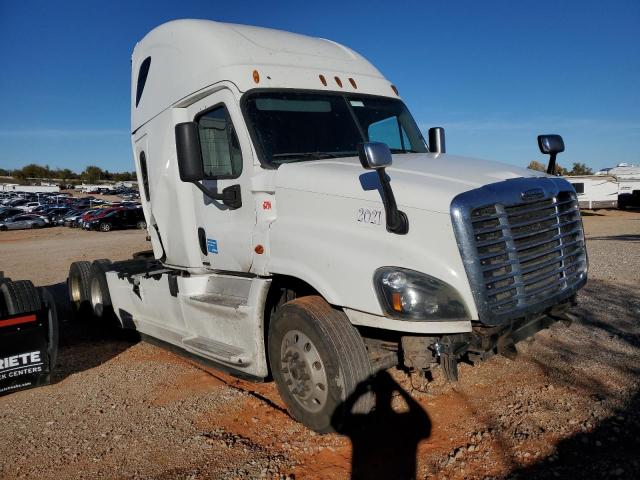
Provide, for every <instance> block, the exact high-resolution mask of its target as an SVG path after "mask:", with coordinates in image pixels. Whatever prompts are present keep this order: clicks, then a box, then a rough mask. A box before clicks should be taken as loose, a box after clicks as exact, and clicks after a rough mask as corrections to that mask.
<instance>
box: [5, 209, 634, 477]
mask: <svg viewBox="0 0 640 480" xmlns="http://www.w3.org/2000/svg"><path fill="white" fill-rule="evenodd" d="M584 224H585V229H586V232H587V238H588V240H587V246H588V252H589V260H590V272H589V283H588V285H587V287H585V288H584V289H583V290H582V291H581V293H580V295H579V302H580V304H579V308H578V311H577V313H578V314H579V316H580V320H579V321H578V322H575V323H573V324H572V325H571V326H566V325H564V324H556V325H554V326H553V327H551V328H550V329H548V330H546V331H544V332H541V333H539V334H538V335H536V337H535V339H534V340H533V341H525V342H523V343H520V344H518V351H519V355H518V357H517V358H516V359H515V360H508V359H506V358H504V357H493V358H491V359H489V360H487V361H485V362H483V363H481V364H478V365H475V366H472V365H466V364H465V365H462V366H461V371H460V373H461V379H460V381H459V382H458V383H457V384H455V385H452V384H447V383H445V382H444V381H443V380H442V379H441V378H439V377H438V376H436V378H435V380H434V381H433V382H431V383H429V384H428V385H426V387H425V386H424V385H422V384H421V383H420V382H418V381H417V379H416V378H411V377H409V376H408V375H407V374H405V373H404V372H402V371H399V370H395V369H394V370H391V371H390V372H389V373H390V375H389V376H386V375H380V376H379V377H378V378H377V379H376V382H377V383H374V385H373V388H374V389H375V388H377V387H380V388H381V390H380V391H381V392H382V391H383V390H382V389H384V392H386V393H387V395H378V396H377V398H378V405H377V408H376V412H375V413H374V414H371V417H370V418H365V419H356V420H358V421H362V420H363V421H364V422H363V423H364V424H365V428H364V430H356V429H354V430H353V431H352V432H350V433H349V434H348V435H349V436H343V435H337V434H332V435H322V436H321V435H316V434H314V433H313V432H310V431H309V430H307V429H305V428H304V427H303V426H301V425H300V424H298V423H296V422H294V421H293V420H292V419H291V418H290V417H289V416H288V415H287V413H286V410H285V408H284V406H283V404H282V402H281V400H280V399H279V397H278V394H277V392H276V389H275V386H274V385H273V384H272V383H264V384H255V383H249V382H246V381H241V380H237V379H235V378H233V377H230V376H228V375H225V374H223V373H221V372H219V371H217V370H214V369H211V368H206V367H203V366H201V365H199V364H197V363H194V362H193V361H191V360H186V359H184V358H183V357H181V356H178V355H176V354H174V353H171V352H169V351H167V350H164V349H161V348H159V347H156V346H154V345H151V344H149V343H146V342H140V341H139V340H138V339H136V338H133V337H132V336H131V335H129V334H127V333H126V332H122V331H118V330H115V329H112V328H109V327H108V326H105V325H101V324H99V323H95V322H91V321H87V320H85V321H82V320H79V321H74V322H70V323H66V324H65V325H64V326H63V330H62V337H61V350H60V356H59V361H58V365H57V371H56V373H55V378H54V383H53V384H52V385H50V386H46V387H41V388H38V389H33V390H27V391H23V392H17V393H14V394H11V395H8V396H5V397H1V398H0V422H1V424H2V428H1V429H0V478H6V479H13V478H37V479H54V478H55V479H67V478H69V479H72V478H87V479H96V478H144V479H173V478H180V479H205V478H206V479H209V478H215V479H218V478H229V479H232V478H277V479H286V478H290V479H292V478H296V479H301V478H304V479H318V480H319V479H325V478H332V479H333V478H336V479H341V478H350V477H351V478H385V479H388V478H403V477H411V476H413V473H412V472H413V471H415V476H416V477H417V478H438V479H465V478H469V479H476V478H479V479H487V478H545V479H546V478H640V455H639V452H640V415H639V414H638V412H639V411H640V394H639V388H640V385H639V384H640V326H639V325H638V318H640V212H637V211H636V212H618V211H606V212H602V211H598V212H595V213H592V214H589V213H587V214H586V215H585V216H584ZM148 248H149V243H148V242H146V241H145V237H144V234H143V233H141V232H139V231H122V232H109V233H99V232H83V231H78V230H70V229H65V228H53V229H49V230H38V231H22V232H1V233H0V270H4V271H5V275H7V276H11V277H13V278H14V279H20V278H29V279H32V280H33V281H34V282H35V283H36V284H39V285H51V284H56V283H58V282H62V281H64V279H65V278H66V274H67V269H68V265H69V264H70V263H71V262H72V261H74V260H80V259H88V260H91V259H94V258H105V257H106V258H111V259H120V258H127V257H129V256H130V255H131V253H133V252H135V251H138V250H144V249H148ZM56 288H58V289H63V287H62V286H60V285H59V286H58V287H56ZM391 391H393V392H394V395H393V396H391V397H389V395H388V394H389V392H391ZM382 399H384V402H387V403H388V404H383V403H382V402H383V400H382Z"/></svg>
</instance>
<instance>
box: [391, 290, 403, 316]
mask: <svg viewBox="0 0 640 480" xmlns="http://www.w3.org/2000/svg"><path fill="white" fill-rule="evenodd" d="M391 303H392V305H391V306H392V307H393V309H394V310H395V311H396V312H402V296H401V295H400V292H393V293H392V294H391Z"/></svg>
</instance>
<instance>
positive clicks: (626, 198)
mask: <svg viewBox="0 0 640 480" xmlns="http://www.w3.org/2000/svg"><path fill="white" fill-rule="evenodd" d="M630 207H636V208H637V207H640V175H638V177H637V178H629V179H622V180H620V181H619V183H618V208H620V209H621V210H625V209H627V208H630Z"/></svg>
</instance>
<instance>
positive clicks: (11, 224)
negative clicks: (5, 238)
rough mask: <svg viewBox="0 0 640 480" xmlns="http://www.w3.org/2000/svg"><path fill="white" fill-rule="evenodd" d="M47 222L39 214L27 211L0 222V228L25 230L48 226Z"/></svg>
mask: <svg viewBox="0 0 640 480" xmlns="http://www.w3.org/2000/svg"><path fill="white" fill-rule="evenodd" d="M46 226H47V222H46V221H45V220H44V219H43V218H42V217H40V216H39V215H33V214H31V213H25V214H22V215H16V216H15V217H11V218H8V219H6V220H4V221H2V222H0V230H23V229H25V228H41V227H46Z"/></svg>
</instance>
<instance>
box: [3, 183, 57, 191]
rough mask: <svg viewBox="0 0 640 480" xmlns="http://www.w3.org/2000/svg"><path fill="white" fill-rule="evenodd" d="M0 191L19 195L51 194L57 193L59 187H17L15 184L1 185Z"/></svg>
mask: <svg viewBox="0 0 640 480" xmlns="http://www.w3.org/2000/svg"><path fill="white" fill-rule="evenodd" d="M0 191H2V192H21V193H52V192H59V191H60V187H59V186H58V185H19V184H17V183H1V184H0Z"/></svg>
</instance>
